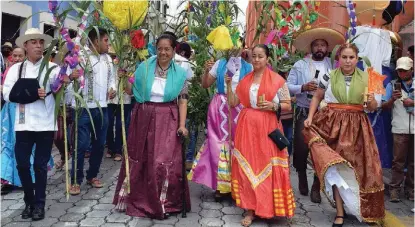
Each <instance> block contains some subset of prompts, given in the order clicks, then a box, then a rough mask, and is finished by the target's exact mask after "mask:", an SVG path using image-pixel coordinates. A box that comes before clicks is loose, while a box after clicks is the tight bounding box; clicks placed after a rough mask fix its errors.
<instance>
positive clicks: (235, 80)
mask: <svg viewBox="0 0 415 227" xmlns="http://www.w3.org/2000/svg"><path fill="white" fill-rule="evenodd" d="M238 84H239V74H238V76H236V75H235V76H233V77H232V83H231V86H232V92H233V93H234V94H236V87H237V86H238Z"/></svg>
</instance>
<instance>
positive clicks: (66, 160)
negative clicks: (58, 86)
mask: <svg viewBox="0 0 415 227" xmlns="http://www.w3.org/2000/svg"><path fill="white" fill-rule="evenodd" d="M62 89H65V87H64V88H62ZM62 114H63V137H64V139H63V142H64V143H65V145H64V146H65V180H66V201H68V200H69V167H68V159H69V154H68V134H67V131H66V130H67V128H66V103H65V101H64V102H63V113H62Z"/></svg>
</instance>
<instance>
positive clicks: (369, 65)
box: [360, 56, 372, 67]
mask: <svg viewBox="0 0 415 227" xmlns="http://www.w3.org/2000/svg"><path fill="white" fill-rule="evenodd" d="M360 58H361V59H362V60H363V61H364V62H365V64H366V65H367V67H372V63H370V60H369V58H368V57H366V56H361V57H360Z"/></svg>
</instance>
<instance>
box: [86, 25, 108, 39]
mask: <svg viewBox="0 0 415 227" xmlns="http://www.w3.org/2000/svg"><path fill="white" fill-rule="evenodd" d="M98 33H99V38H100V39H102V37H103V36H105V35H108V31H107V30H105V29H102V28H98ZM98 33H97V29H95V28H92V29H91V31H89V32H88V38H89V39H90V40H91V42H94V41H95V40H96V39H98Z"/></svg>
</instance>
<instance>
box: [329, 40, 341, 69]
mask: <svg viewBox="0 0 415 227" xmlns="http://www.w3.org/2000/svg"><path fill="white" fill-rule="evenodd" d="M339 48H340V45H336V46H335V47H334V49H333V51H331V56H330V60H331V65H334V60H335V59H336V54H337V51H338V50H339Z"/></svg>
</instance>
